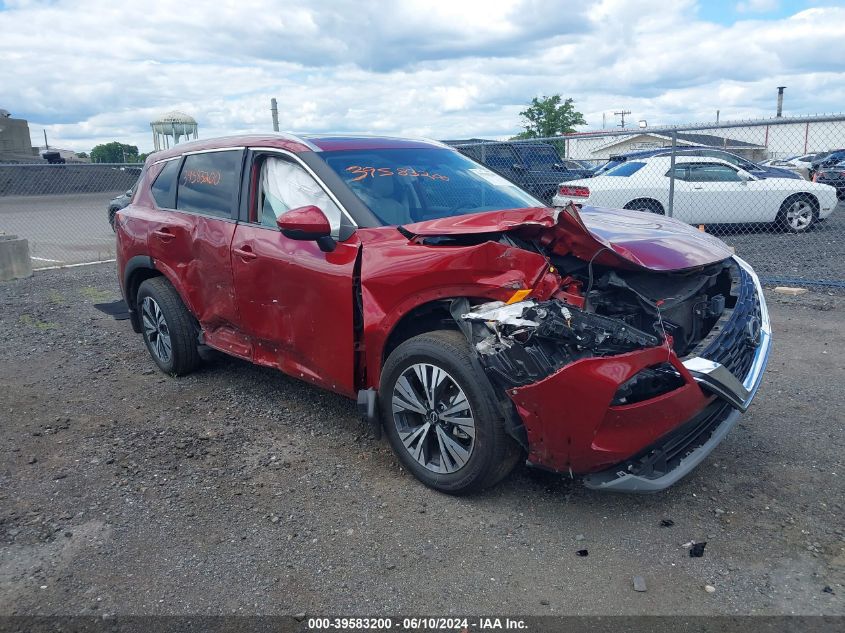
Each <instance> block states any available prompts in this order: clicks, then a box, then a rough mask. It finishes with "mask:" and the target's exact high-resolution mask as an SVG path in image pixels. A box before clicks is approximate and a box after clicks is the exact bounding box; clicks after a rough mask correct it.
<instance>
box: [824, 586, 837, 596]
mask: <svg viewBox="0 0 845 633" xmlns="http://www.w3.org/2000/svg"><path fill="white" fill-rule="evenodd" d="M822 591H824V592H825V593H829V594H832V595H834V596H835V595H836V594H835V593H833V587H831V586H830V585H825V586H824V589H822Z"/></svg>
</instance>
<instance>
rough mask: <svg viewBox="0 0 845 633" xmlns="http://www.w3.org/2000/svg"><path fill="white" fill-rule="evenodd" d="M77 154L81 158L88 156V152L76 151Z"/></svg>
mask: <svg viewBox="0 0 845 633" xmlns="http://www.w3.org/2000/svg"><path fill="white" fill-rule="evenodd" d="M76 155H77V156H79V158H88V154H86V153H85V152H76Z"/></svg>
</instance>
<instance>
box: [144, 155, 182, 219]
mask: <svg viewBox="0 0 845 633" xmlns="http://www.w3.org/2000/svg"><path fill="white" fill-rule="evenodd" d="M178 173H179V159H178V158H177V159H174V160H169V161H167V162H166V163H165V164H164V167H162V169H161V171H160V172H159V174H158V176H157V177H156V179H155V181H154V182H153V186H152V187H150V192H151V193H152V194H153V199H154V200H155V201H156V204H157V205H158V206H159V207H161V208H162V209H172V208H173V206H174V205H173V183H174V181H175V180H176V175H177V174H178Z"/></svg>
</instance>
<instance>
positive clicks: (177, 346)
mask: <svg viewBox="0 0 845 633" xmlns="http://www.w3.org/2000/svg"><path fill="white" fill-rule="evenodd" d="M156 306H157V308H158V310H156V309H155V307H156ZM136 309H137V310H138V314H139V315H140V319H141V329H142V332H143V336H144V343H145V344H146V345H147V350H148V351H149V352H150V356H152V358H153V360H154V361H155V363H156V365H158V368H159V369H161V371H163V372H164V373H165V374H170V375H171V376H184V375H185V374H189V373H191V372H192V371H193V370H194V369H196V368H197V366H198V365H199V364H200V355H199V350H198V349H197V335H198V333H199V327H198V325H197V322H196V319H194V317H193V315H192V314H191V313H190V312H188V309H187V308H186V307H185V304H184V303H183V302H182V299H181V298H180V297H179V293H177V292H176V290H175V289H174V288H173V286H172V285H170V282H169V281H167V279H165V278H164V277H153V278H152V279H147V280H146V281H144V282H143V283H142V284H141V286H140V287H139V288H138V294H137V297H136ZM158 316H160V318H157V317H158ZM156 328H157V329H156ZM153 330H155V331H153ZM165 340H167V341H169V349H168V345H165ZM165 352H166V353H165Z"/></svg>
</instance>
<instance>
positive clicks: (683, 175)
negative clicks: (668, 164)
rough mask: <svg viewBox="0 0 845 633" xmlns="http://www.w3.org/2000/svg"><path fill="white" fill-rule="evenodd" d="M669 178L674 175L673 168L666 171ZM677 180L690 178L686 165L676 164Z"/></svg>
mask: <svg viewBox="0 0 845 633" xmlns="http://www.w3.org/2000/svg"><path fill="white" fill-rule="evenodd" d="M666 176H667V178H671V177H672V170H671V169H670V170H669V171H667V172H666ZM675 180H689V168H688V167H687V166H686V165H675Z"/></svg>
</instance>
